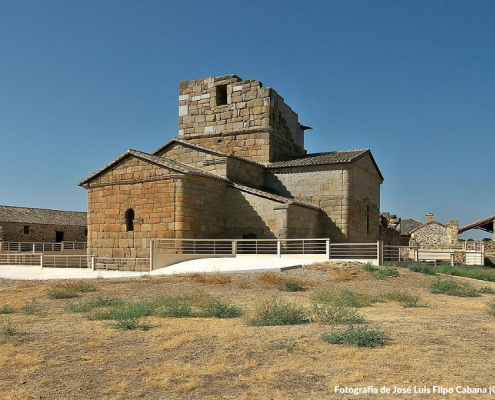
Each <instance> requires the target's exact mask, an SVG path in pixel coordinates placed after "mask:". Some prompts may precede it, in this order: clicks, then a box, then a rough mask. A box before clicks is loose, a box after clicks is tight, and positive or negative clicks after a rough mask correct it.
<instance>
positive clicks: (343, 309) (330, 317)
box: [311, 304, 364, 325]
mask: <svg viewBox="0 0 495 400" xmlns="http://www.w3.org/2000/svg"><path fill="white" fill-rule="evenodd" d="M311 321H312V322H319V323H322V324H331V325H333V324H362V323H363V322H364V318H363V317H362V316H361V315H359V314H358V312H357V310H356V309H355V308H352V307H347V306H342V305H319V304H313V307H312V309H311Z"/></svg>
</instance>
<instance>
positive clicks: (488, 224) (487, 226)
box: [459, 215, 495, 233]
mask: <svg viewBox="0 0 495 400" xmlns="http://www.w3.org/2000/svg"><path fill="white" fill-rule="evenodd" d="M493 221H495V215H492V216H491V217H488V218H484V219H480V220H479V221H476V222H473V223H472V224H469V225H465V226H463V227H461V228H459V233H464V232H466V231H468V230H470V229H482V230H485V231H487V232H493Z"/></svg>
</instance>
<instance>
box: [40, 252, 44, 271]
mask: <svg viewBox="0 0 495 400" xmlns="http://www.w3.org/2000/svg"><path fill="white" fill-rule="evenodd" d="M40 267H41V268H43V254H40Z"/></svg>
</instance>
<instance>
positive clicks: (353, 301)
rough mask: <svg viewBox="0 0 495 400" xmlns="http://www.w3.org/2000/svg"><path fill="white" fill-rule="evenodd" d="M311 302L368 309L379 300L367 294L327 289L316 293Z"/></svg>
mask: <svg viewBox="0 0 495 400" xmlns="http://www.w3.org/2000/svg"><path fill="white" fill-rule="evenodd" d="M313 300H314V301H315V302H318V303H324V304H331V305H334V306H345V307H355V308H361V307H368V306H369V305H371V304H372V303H376V302H378V301H379V298H377V297H375V296H371V295H369V294H367V293H360V292H354V291H352V290H348V289H343V290H335V289H332V288H327V289H323V290H320V291H319V292H318V293H316V295H315V296H314V297H313Z"/></svg>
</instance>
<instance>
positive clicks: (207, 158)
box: [157, 143, 265, 188]
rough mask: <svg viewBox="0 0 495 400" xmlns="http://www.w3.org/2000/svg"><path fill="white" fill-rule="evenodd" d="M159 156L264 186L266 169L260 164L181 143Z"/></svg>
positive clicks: (160, 153) (236, 180)
mask: <svg viewBox="0 0 495 400" xmlns="http://www.w3.org/2000/svg"><path fill="white" fill-rule="evenodd" d="M157 155H159V156H161V157H167V158H170V159H172V160H175V161H178V162H181V163H184V164H188V165H191V166H193V167H196V168H200V169H202V170H204V171H207V172H211V173H213V174H216V175H220V176H223V177H225V178H228V179H230V180H232V181H235V182H239V183H243V184H246V185H249V186H252V187H256V188H257V187H261V186H262V185H263V181H264V176H265V169H264V167H263V165H260V164H255V163H251V162H245V161H243V160H240V159H238V158H234V157H223V156H219V155H218V154H214V153H209V152H208V151H201V150H198V149H195V148H191V147H188V146H184V145H183V144H181V143H174V144H172V145H171V146H170V147H168V148H166V149H164V150H162V151H161V152H159V153H157Z"/></svg>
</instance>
